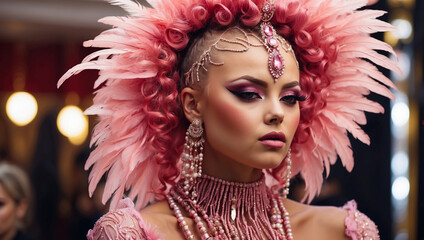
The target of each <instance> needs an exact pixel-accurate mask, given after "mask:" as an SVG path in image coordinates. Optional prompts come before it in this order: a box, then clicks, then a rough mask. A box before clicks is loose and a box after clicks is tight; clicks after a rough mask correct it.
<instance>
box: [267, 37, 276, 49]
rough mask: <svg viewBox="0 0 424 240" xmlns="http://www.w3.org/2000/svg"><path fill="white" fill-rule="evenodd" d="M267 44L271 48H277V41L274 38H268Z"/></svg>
mask: <svg viewBox="0 0 424 240" xmlns="http://www.w3.org/2000/svg"><path fill="white" fill-rule="evenodd" d="M268 43H269V45H271V47H273V48H276V47H278V42H277V39H275V38H268Z"/></svg>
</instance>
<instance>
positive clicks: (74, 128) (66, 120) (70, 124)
mask: <svg viewBox="0 0 424 240" xmlns="http://www.w3.org/2000/svg"><path fill="white" fill-rule="evenodd" d="M57 127H58V129H59V131H60V133H62V134H63V135H64V136H66V137H68V138H69V141H70V142H71V143H73V144H75V145H80V144H82V143H83V142H84V141H85V139H86V138H87V135H88V118H87V116H85V115H84V113H83V112H82V110H81V109H80V108H79V107H77V106H74V105H68V106H65V107H64V108H63V109H62V110H60V112H59V115H58V116H57Z"/></svg>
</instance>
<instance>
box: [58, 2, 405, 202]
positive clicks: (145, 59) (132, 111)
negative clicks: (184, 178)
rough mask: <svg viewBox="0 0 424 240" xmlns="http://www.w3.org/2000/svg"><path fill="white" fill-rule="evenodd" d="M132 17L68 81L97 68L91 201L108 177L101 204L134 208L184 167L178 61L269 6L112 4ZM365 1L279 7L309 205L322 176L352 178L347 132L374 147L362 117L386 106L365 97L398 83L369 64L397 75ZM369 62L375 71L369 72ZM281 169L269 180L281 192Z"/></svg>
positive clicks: (296, 153) (98, 43) (116, 21)
mask: <svg viewBox="0 0 424 240" xmlns="http://www.w3.org/2000/svg"><path fill="white" fill-rule="evenodd" d="M108 1H109V2H111V3H112V4H115V5H119V6H121V7H122V8H123V9H125V10H126V11H127V12H128V13H129V16H128V17H106V18H103V19H101V20H100V21H101V22H102V23H105V24H109V25H112V26H113V28H112V29H110V30H107V31H104V32H103V33H101V34H100V35H99V36H97V37H96V38H95V39H94V40H90V41H86V42H85V43H84V46H86V47H98V48H104V49H103V50H99V51H97V52H94V53H93V54H91V55H89V56H87V57H86V58H85V59H84V60H83V62H82V63H81V64H79V65H77V66H75V67H73V68H72V69H70V70H69V71H68V72H67V73H65V74H64V75H63V77H62V78H61V79H60V80H59V82H58V86H60V85H61V84H62V83H63V82H64V81H65V80H66V79H67V78H69V77H70V76H71V75H73V74H77V73H79V72H80V71H82V70H85V69H98V70H99V77H98V79H97V80H96V81H95V83H94V88H96V89H97V88H98V90H97V91H96V92H95V93H96V95H95V97H94V104H93V106H91V107H90V108H89V109H87V110H86V114H93V115H98V116H99V117H100V122H99V123H98V124H97V125H96V127H95V129H94V132H93V136H92V139H91V144H95V145H97V147H96V148H95V150H94V151H93V152H92V153H91V155H90V157H89V159H88V160H87V163H86V169H88V168H90V167H92V169H91V172H90V178H89V181H90V185H89V192H90V194H92V193H93V191H94V189H95V187H96V186H97V184H98V182H99V181H100V179H101V177H102V176H103V175H105V174H107V181H106V186H105V189H104V193H103V202H104V203H105V202H106V201H107V200H109V199H112V202H111V208H115V207H116V205H117V203H118V201H119V200H120V199H121V198H122V196H123V195H124V193H125V194H128V196H129V197H130V198H131V199H133V200H136V208H137V209H140V208H142V207H144V206H145V205H146V204H147V203H148V202H150V201H153V200H154V199H156V198H161V196H163V193H165V192H166V191H167V186H169V184H173V183H175V181H176V179H177V178H178V175H179V169H178V167H177V166H178V165H177V162H178V159H179V155H180V154H181V151H182V145H183V143H184V132H185V129H186V126H185V125H186V124H185V123H186V121H185V120H184V115H183V114H182V110H181V106H180V104H179V100H178V84H179V76H180V72H179V71H178V61H179V60H181V59H179V52H180V51H181V50H183V49H185V48H186V46H187V44H188V42H189V39H190V37H192V36H193V35H195V34H196V31H197V30H199V29H202V28H205V27H215V26H227V25H229V24H231V23H234V22H235V21H238V22H240V24H241V25H242V26H243V25H244V26H247V27H252V26H255V25H257V24H258V23H259V21H260V9H261V7H262V5H263V1H262V0H233V1H231V0H160V1H149V3H150V5H152V6H153V7H154V8H146V7H143V6H141V5H139V4H138V3H136V2H133V1H132V0H108ZM366 3H367V0H276V1H275V5H276V9H275V14H274V17H273V19H272V20H271V23H272V24H273V26H274V27H275V29H276V30H277V31H278V33H279V34H281V35H282V36H283V37H284V38H285V39H286V40H288V41H289V42H290V43H291V44H292V46H293V49H294V51H295V53H296V55H297V58H298V62H299V65H300V72H301V77H300V84H301V87H302V90H303V91H304V93H305V94H306V96H307V98H308V99H307V100H306V101H304V102H301V103H300V109H301V121H300V125H299V128H298V130H297V132H296V135H295V138H294V140H293V143H292V162H293V166H292V174H293V175H295V174H298V173H300V174H301V176H302V177H303V178H304V180H305V183H306V192H307V194H306V196H305V199H304V200H309V201H310V200H312V198H313V197H314V196H315V195H317V194H318V193H319V192H320V189H321V184H322V181H323V171H324V168H325V169H326V172H327V173H328V172H329V168H330V165H331V164H334V163H335V161H336V160H337V156H339V157H340V159H341V161H342V163H343V165H344V166H345V167H346V169H347V170H349V171H350V170H352V168H353V164H354V161H353V154H352V150H351V146H350V141H349V139H348V136H347V132H350V133H351V134H352V135H353V136H354V137H355V138H357V139H359V140H360V141H361V142H363V143H366V144H369V143H370V140H369V138H368V136H367V134H366V133H365V132H363V130H362V129H361V127H360V125H364V124H366V117H365V114H364V112H365V111H366V112H373V113H381V112H383V108H382V106H380V105H379V104H378V103H376V102H373V101H370V100H369V99H367V98H366V97H365V96H366V95H368V94H369V93H370V92H374V93H377V94H380V95H382V96H385V97H388V98H391V99H393V94H392V93H391V91H390V88H395V86H394V85H393V83H392V82H391V81H390V80H389V79H388V78H386V77H385V76H384V75H383V74H382V73H381V72H379V71H378V70H377V67H376V66H375V65H373V64H372V63H374V64H376V65H379V66H382V67H385V68H387V69H390V70H394V71H396V72H400V70H399V69H398V67H397V66H396V65H395V63H393V62H392V61H391V60H390V59H389V58H387V57H386V56H384V55H382V54H380V53H378V52H377V51H376V50H383V51H386V52H389V53H393V54H394V52H393V49H392V48H391V47H390V46H389V45H387V44H386V43H384V42H381V41H379V40H376V39H374V38H372V37H370V34H372V33H375V32H381V31H390V30H393V27H392V26H391V25H390V24H388V23H386V22H383V21H380V20H378V19H377V17H379V16H381V15H383V14H384V12H382V11H377V10H358V9H359V8H362V7H364V6H365V5H366ZM371 62H372V63H371ZM282 171H283V169H282V166H280V167H277V168H276V169H271V170H268V171H267V174H270V175H271V176H272V177H274V178H275V179H276V180H277V182H278V183H279V184H282V183H283V182H282V180H281V179H280V178H279V175H280V173H281V172H282Z"/></svg>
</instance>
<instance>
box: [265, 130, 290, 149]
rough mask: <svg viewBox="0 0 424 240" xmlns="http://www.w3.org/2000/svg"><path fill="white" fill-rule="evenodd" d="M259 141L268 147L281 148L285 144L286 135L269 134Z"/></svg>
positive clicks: (278, 133)
mask: <svg viewBox="0 0 424 240" xmlns="http://www.w3.org/2000/svg"><path fill="white" fill-rule="evenodd" d="M259 141H260V142H261V143H262V144H264V145H266V146H269V147H273V148H281V147H283V146H284V143H285V142H286V135H284V133H282V132H270V133H268V134H265V135H264V136H262V137H261V138H259Z"/></svg>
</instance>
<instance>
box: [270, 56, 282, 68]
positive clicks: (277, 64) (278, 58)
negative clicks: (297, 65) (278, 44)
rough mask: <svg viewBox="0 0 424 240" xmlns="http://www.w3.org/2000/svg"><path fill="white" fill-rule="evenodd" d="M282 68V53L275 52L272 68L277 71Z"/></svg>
mask: <svg viewBox="0 0 424 240" xmlns="http://www.w3.org/2000/svg"><path fill="white" fill-rule="evenodd" d="M282 66H283V61H282V60H281V56H280V53H278V52H277V51H274V52H273V56H272V67H273V68H274V69H275V70H280V69H281V67H282Z"/></svg>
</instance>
